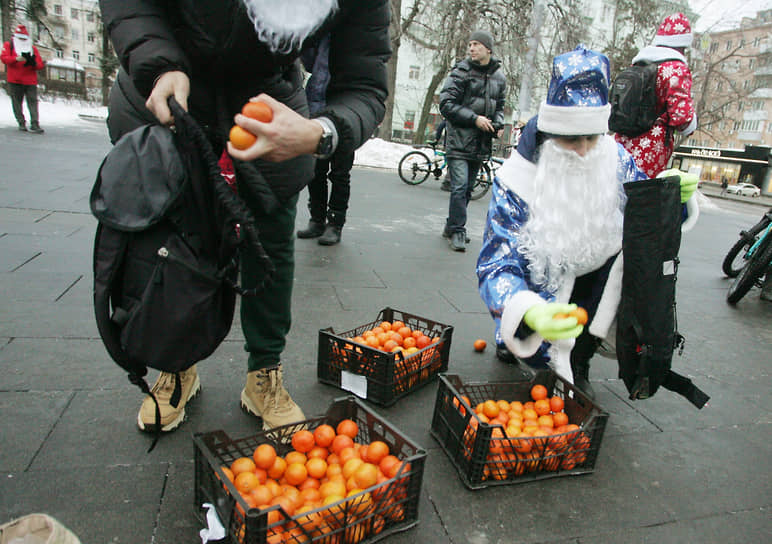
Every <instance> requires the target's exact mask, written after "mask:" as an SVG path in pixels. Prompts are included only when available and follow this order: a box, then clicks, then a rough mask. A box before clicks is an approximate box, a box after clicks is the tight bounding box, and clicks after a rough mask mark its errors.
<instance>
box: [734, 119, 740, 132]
mask: <svg viewBox="0 0 772 544" xmlns="http://www.w3.org/2000/svg"><path fill="white" fill-rule="evenodd" d="M732 130H740V121H735V122H734V127H733V129H732Z"/></svg>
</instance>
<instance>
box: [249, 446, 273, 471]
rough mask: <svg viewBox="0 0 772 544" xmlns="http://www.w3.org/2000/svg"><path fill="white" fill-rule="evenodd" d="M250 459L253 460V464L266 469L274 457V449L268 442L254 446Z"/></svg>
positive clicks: (269, 466) (271, 463)
mask: <svg viewBox="0 0 772 544" xmlns="http://www.w3.org/2000/svg"><path fill="white" fill-rule="evenodd" d="M252 459H253V460H254V461H255V465H257V466H258V467H260V468H262V469H265V470H268V469H269V468H271V465H273V461H274V459H276V449H274V447H273V446H271V445H270V444H260V445H259V446H258V447H256V448H255V452H254V453H253V454H252Z"/></svg>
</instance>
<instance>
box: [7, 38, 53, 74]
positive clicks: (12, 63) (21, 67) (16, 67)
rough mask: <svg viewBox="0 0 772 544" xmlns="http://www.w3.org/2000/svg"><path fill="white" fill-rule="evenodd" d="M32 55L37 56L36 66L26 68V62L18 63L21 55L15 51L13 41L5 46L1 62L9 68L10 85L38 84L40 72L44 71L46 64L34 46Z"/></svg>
mask: <svg viewBox="0 0 772 544" xmlns="http://www.w3.org/2000/svg"><path fill="white" fill-rule="evenodd" d="M32 53H33V54H34V55H35V65H34V66H25V65H26V62H17V61H16V57H18V56H19V55H17V54H16V51H14V49H13V40H9V41H7V42H5V43H4V44H3V53H2V55H0V60H2V61H3V64H5V65H7V66H8V83H21V84H22V85H37V84H38V70H42V69H43V68H44V67H45V65H46V63H45V62H43V59H42V58H41V56H40V51H38V48H37V47H35V46H34V45H33V46H32Z"/></svg>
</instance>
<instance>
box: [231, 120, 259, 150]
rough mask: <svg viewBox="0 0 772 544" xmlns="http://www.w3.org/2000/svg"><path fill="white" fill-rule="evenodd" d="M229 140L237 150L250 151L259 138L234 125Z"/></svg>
mask: <svg viewBox="0 0 772 544" xmlns="http://www.w3.org/2000/svg"><path fill="white" fill-rule="evenodd" d="M228 138H229V139H230V141H231V144H232V145H233V147H235V148H236V149H248V148H250V147H252V145H253V144H254V143H255V142H256V141H257V136H255V135H254V134H252V133H251V132H249V131H248V130H244V129H243V128H241V127H240V126H238V125H233V128H231V131H230V133H229V134H228Z"/></svg>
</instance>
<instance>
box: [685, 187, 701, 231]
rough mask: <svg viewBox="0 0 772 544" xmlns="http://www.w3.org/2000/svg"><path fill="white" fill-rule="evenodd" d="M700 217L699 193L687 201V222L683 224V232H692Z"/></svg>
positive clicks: (695, 193)
mask: <svg viewBox="0 0 772 544" xmlns="http://www.w3.org/2000/svg"><path fill="white" fill-rule="evenodd" d="M699 217H700V205H699V204H698V203H697V191H695V192H694V193H693V194H692V196H691V197H690V198H689V200H687V201H686V221H684V222H683V223H681V232H688V231H690V230H692V228H693V227H694V225H696V224H697V219H699Z"/></svg>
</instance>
